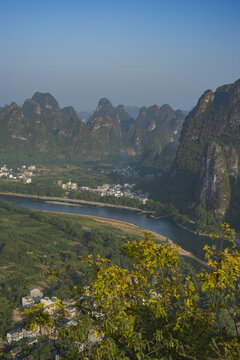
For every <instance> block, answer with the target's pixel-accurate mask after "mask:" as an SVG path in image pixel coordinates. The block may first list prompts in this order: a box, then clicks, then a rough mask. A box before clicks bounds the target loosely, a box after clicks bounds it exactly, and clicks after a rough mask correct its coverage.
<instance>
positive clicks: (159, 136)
mask: <svg viewBox="0 0 240 360" xmlns="http://www.w3.org/2000/svg"><path fill="white" fill-rule="evenodd" d="M127 109H128V110H129V111H130V113H131V114H132V115H134V116H131V115H130V114H129V113H128V112H127ZM127 109H126V108H125V107H124V106H123V105H119V106H116V107H114V106H113V105H112V104H111V102H110V101H109V100H108V99H106V98H103V99H101V100H100V101H99V104H98V106H97V109H96V110H95V111H94V113H92V114H89V113H80V114H77V113H76V111H75V110H74V108H73V107H71V106H69V107H65V108H63V109H61V108H60V106H59V104H58V102H57V100H56V99H55V98H54V97H53V96H52V95H51V94H49V93H40V92H36V93H35V94H34V95H33V97H32V98H31V99H27V100H26V101H25V102H24V104H23V106H22V107H20V106H18V105H17V104H16V103H14V102H13V103H12V104H11V105H7V106H5V107H3V108H0V159H1V160H2V161H7V160H8V159H11V158H12V159H14V160H16V161H17V160H18V159H19V161H20V160H21V159H26V160H27V159H34V158H37V159H39V160H42V161H45V160H47V161H51V160H52V161H55V160H61V161H69V160H74V161H78V160H79V161H81V160H100V159H106V158H108V159H115V158H118V157H120V156H122V155H127V156H129V157H131V158H134V159H135V160H136V161H141V162H143V164H145V165H147V166H157V167H159V168H167V167H168V166H169V164H170V162H171V161H172V160H173V159H174V157H175V153H176V149H177V141H178V139H179V135H180V130H181V127H182V124H183V121H184V117H185V115H184V113H183V112H182V111H180V110H177V111H174V110H173V109H172V108H171V107H170V106H169V105H163V106H162V107H160V108H159V107H158V106H157V105H154V106H152V107H149V108H142V109H141V110H140V113H139V115H138V116H137V118H136V119H135V118H134V117H135V116H136V115H137V113H138V112H139V108H135V107H128V108H127ZM79 117H81V119H80V118H79Z"/></svg>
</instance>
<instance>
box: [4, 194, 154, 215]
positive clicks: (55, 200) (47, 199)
mask: <svg viewBox="0 0 240 360" xmlns="http://www.w3.org/2000/svg"><path fill="white" fill-rule="evenodd" d="M0 195H7V196H16V197H23V198H29V199H31V198H32V199H40V200H44V201H45V202H48V203H55V204H61V205H69V206H74V205H75V206H76V205H78V204H85V205H92V206H101V207H104V206H106V207H113V208H120V209H127V210H131V211H138V212H140V213H141V214H151V215H153V216H154V212H153V211H147V210H142V209H139V208H133V207H130V206H124V205H115V204H108V203H103V202H97V201H90V200H79V199H69V198H64V197H62V198H61V197H55V196H41V195H30V194H22V193H12V192H0Z"/></svg>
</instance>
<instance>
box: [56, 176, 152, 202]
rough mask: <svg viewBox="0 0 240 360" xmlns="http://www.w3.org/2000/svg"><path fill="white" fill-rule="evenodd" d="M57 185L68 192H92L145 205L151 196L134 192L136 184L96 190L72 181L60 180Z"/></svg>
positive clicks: (103, 186)
mask: <svg viewBox="0 0 240 360" xmlns="http://www.w3.org/2000/svg"><path fill="white" fill-rule="evenodd" d="M57 185H58V186H59V187H60V188H61V189H63V190H68V191H79V192H81V191H90V192H93V193H97V194H99V195H100V196H115V197H122V196H125V197H129V198H131V199H139V200H141V201H142V203H143V204H144V205H145V204H146V202H147V200H148V198H149V195H148V194H144V193H143V192H142V191H141V190H137V191H134V192H133V191H132V190H133V189H134V187H135V185H136V184H128V183H125V184H124V185H120V184H104V185H102V186H98V187H97V188H96V189H93V188H90V187H88V186H78V184H77V183H72V182H71V180H69V181H67V182H63V181H62V180H59V181H58V182H57Z"/></svg>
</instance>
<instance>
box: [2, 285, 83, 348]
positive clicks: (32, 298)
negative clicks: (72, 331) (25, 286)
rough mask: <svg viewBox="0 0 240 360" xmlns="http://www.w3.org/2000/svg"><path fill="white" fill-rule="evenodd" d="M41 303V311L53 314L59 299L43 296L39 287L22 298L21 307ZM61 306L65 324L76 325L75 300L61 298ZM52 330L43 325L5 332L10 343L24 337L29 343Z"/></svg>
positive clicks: (57, 306) (57, 307)
mask: <svg viewBox="0 0 240 360" xmlns="http://www.w3.org/2000/svg"><path fill="white" fill-rule="evenodd" d="M37 304H42V306H43V311H44V312H48V313H49V314H50V315H53V314H54V313H55V312H56V311H57V310H58V309H59V300H58V299H57V298H56V297H52V298H49V297H44V296H43V293H42V291H40V290H39V289H32V290H30V294H29V295H28V296H25V297H23V298H22V306H23V308H30V306H31V305H37ZM61 308H62V310H63V313H64V316H63V318H62V321H63V324H64V325H65V326H75V325H77V321H76V318H77V316H78V310H77V308H76V307H75V301H74V300H73V299H68V300H62V301H61ZM53 331H54V329H53V328H49V327H46V326H45V325H44V326H43V325H41V326H39V327H38V328H37V329H35V330H28V329H25V328H21V329H13V330H11V331H9V332H8V333H7V341H8V343H9V344H11V343H12V342H13V341H15V342H17V341H19V340H22V339H25V340H27V343H29V345H31V344H33V343H35V342H37V341H38V339H37V338H38V337H40V336H44V335H50V334H52V333H53Z"/></svg>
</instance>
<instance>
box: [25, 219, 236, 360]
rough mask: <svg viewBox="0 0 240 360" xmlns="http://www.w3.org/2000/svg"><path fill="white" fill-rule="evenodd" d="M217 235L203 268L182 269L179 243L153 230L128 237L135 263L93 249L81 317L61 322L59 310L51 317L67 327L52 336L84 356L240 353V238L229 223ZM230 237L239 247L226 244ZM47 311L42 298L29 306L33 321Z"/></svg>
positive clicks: (227, 359)
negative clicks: (154, 235)
mask: <svg viewBox="0 0 240 360" xmlns="http://www.w3.org/2000/svg"><path fill="white" fill-rule="evenodd" d="M216 238H219V240H220V242H219V246H218V247H216V245H215V244H214V245H212V246H206V247H205V251H206V260H207V263H208V268H207V269H202V270H201V271H200V272H199V273H196V274H193V273H188V274H187V275H186V274H185V273H184V272H183V271H182V269H181V266H180V259H179V256H178V249H177V246H171V245H168V244H156V243H155V242H154V241H152V240H151V237H150V235H149V234H148V233H146V234H145V239H144V240H142V241H140V242H136V241H127V242H125V244H124V245H123V249H124V252H125V254H126V255H127V257H128V258H129V259H130V260H131V261H132V262H133V267H131V269H127V268H124V267H122V266H118V265H116V264H114V263H112V262H110V261H109V259H106V258H101V257H100V256H98V257H97V259H94V258H93V257H92V256H91V255H89V256H88V257H87V258H86V259H85V261H86V263H87V264H88V265H89V266H90V268H92V270H93V274H94V278H93V280H92V281H91V282H89V285H88V287H83V286H81V285H79V286H75V287H74V289H73V294H74V297H75V300H76V302H77V306H78V307H79V309H80V310H81V314H80V316H79V320H78V325H77V326H75V327H72V328H69V329H62V328H61V326H60V328H59V317H58V315H57V314H56V316H55V317H54V318H52V320H51V323H52V321H54V322H55V326H56V329H59V330H58V331H59V332H58V335H59V337H58V340H57V342H54V343H52V344H55V345H54V346H55V348H56V349H57V352H58V354H60V355H61V356H62V357H63V359H76V360H77V359H85V360H86V359H89V360H90V359H99V360H100V359H101V360H110V359H111V360H120V359H122V360H145V359H155V360H156V359H159V360H167V359H168V360H172V359H174V360H186V359H192V360H210V359H212V360H213V359H218V360H238V359H239V358H240V341H239V340H240V329H239V325H240V324H239V320H240V308H239V304H240V293H239V281H240V280H239V279H240V246H239V245H237V244H236V243H235V241H234V240H235V233H234V231H233V230H231V229H230V228H229V225H228V224H224V225H222V232H221V233H220V234H219V235H214V236H213V237H212V239H213V240H215V239H216ZM224 241H230V243H231V247H230V248H226V249H224V250H223V242H224ZM57 278H58V276H57ZM41 311H42V310H41V309H40V307H39V306H38V305H37V306H35V307H32V309H30V311H27V312H26V314H27V315H28V318H29V320H31V324H32V326H34V324H35V325H38V324H43V323H46V322H47V321H48V322H49V317H46V320H44V312H43V314H42V316H41V317H40V316H39V314H41ZM89 332H91V333H94V335H95V342H94V345H93V344H91V343H89V341H87V338H88V334H89ZM80 345H81V350H79V349H80Z"/></svg>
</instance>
